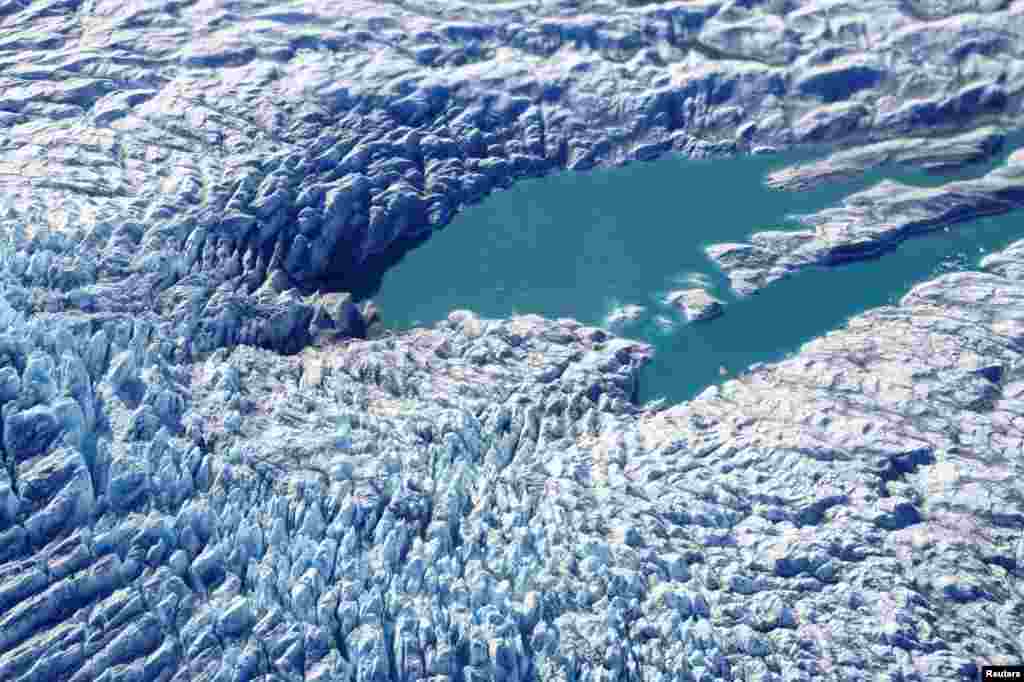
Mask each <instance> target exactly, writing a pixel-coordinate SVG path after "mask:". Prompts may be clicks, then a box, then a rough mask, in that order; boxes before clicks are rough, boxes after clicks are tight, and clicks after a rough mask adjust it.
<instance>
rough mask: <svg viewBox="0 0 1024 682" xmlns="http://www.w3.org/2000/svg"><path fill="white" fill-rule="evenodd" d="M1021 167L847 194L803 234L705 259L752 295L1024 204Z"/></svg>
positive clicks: (776, 234)
mask: <svg viewBox="0 0 1024 682" xmlns="http://www.w3.org/2000/svg"><path fill="white" fill-rule="evenodd" d="M1022 191H1024V165H1022V164H1020V163H1019V162H1018V161H1017V160H1016V157H1014V156H1011V158H1010V159H1009V160H1008V161H1007V163H1005V164H1003V165H1001V166H1000V167H998V168H996V169H994V170H992V171H990V172H989V173H987V174H986V175H984V176H982V177H980V178H977V179H975V180H963V181H959V182H949V183H946V184H944V185H941V186H938V187H914V186H910V185H905V184H902V183H899V182H894V181H891V180H884V181H882V182H880V183H878V184H876V185H875V186H873V187H871V188H869V189H866V190H863V191H861V192H857V193H856V194H853V195H850V196H848V197H847V198H846V199H844V200H843V201H842V203H841V204H839V205H838V206H834V207H829V208H825V209H823V210H821V211H818V212H817V213H813V214H809V215H803V216H799V217H798V220H799V222H800V223H802V224H803V225H804V227H805V228H807V229H804V230H793V231H783V230H778V231H766V232H758V233H755V234H753V235H752V236H751V238H750V243H732V244H714V245H712V246H709V247H707V249H706V253H707V255H708V257H709V258H711V260H713V261H714V262H715V263H716V264H717V265H718V266H719V267H720V268H722V270H724V271H725V273H726V274H727V275H728V277H729V280H730V283H731V284H732V288H733V290H734V291H736V293H738V294H740V295H748V294H752V293H755V292H756V291H758V290H760V289H762V288H764V287H765V286H767V285H769V284H770V283H772V282H774V281H777V280H779V279H782V278H783V277H787V276H789V275H791V274H793V273H795V272H798V271H799V270H801V269H804V268H808V267H814V266H819V265H836V264H839V263H844V262H848V261H852V260H860V259H864V258H869V257H872V256H876V255H878V254H882V253H885V252H886V251H888V250H890V249H893V248H895V247H896V246H897V245H898V244H899V243H900V242H902V241H903V240H905V239H907V238H910V237H913V236H915V235H919V234H922V233H926V232H929V231H933V230H937V229H939V228H941V227H943V226H947V225H949V224H953V223H958V222H962V221H965V220H970V219H971V218H976V217H979V216H986V215H993V214H999V213H1006V212H1007V211H1010V210H1013V209H1015V208H1018V207H1020V206H1021V204H1022V203H1024V198H1022V197H1024V194H1022Z"/></svg>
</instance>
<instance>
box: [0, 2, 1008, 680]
mask: <svg viewBox="0 0 1024 682" xmlns="http://www.w3.org/2000/svg"><path fill="white" fill-rule="evenodd" d="M1022 32H1024V5H1022V4H1021V3H1020V2H1014V3H1007V2H998V1H996V2H990V1H988V0H980V1H975V0H972V2H960V3H957V2H923V1H920V0H919V1H915V2H868V3H864V2H857V3H844V2H809V3H802V4H800V3H795V2H786V1H782V2H774V1H773V2H767V3H760V4H759V3H757V2H738V3H719V2H708V3H699V2H698V3H691V2H686V3H640V2H634V3H612V2H605V3H601V2H593V3H582V2H579V3H576V2H537V3H521V4H516V3H476V4H471V3H457V2H434V1H431V2H402V3H399V2H394V3H385V2H376V3H370V2H356V1H352V2H348V1H346V2H322V3H315V2H305V3H297V4H292V5H288V4H284V3H281V4H270V3H266V4H260V3H256V2H253V3H246V4H244V5H240V4H237V3H217V2H205V3H195V4H189V3H184V2H174V3H165V4H159V3H149V4H147V3H121V2H104V1H102V0H100V1H95V2H82V3H77V2H74V1H72V2H29V3H26V2H23V1H21V0H13V1H8V2H3V1H2V0H0V127H2V130H3V134H2V135H0V183H2V185H3V186H2V191H0V221H3V222H2V228H3V231H2V235H3V238H4V239H3V242H4V243H3V244H2V247H0V283H2V291H3V295H2V296H0V401H2V409H0V416H2V421H3V429H2V438H3V441H2V442H3V451H2V452H3V465H4V466H2V467H0V680H4V681H5V682H6V681H7V680H16V681H18V682H23V681H24V682H27V681H28V680H40V681H42V680H47V681H48V680H74V681H75V682H85V681H87V680H103V681H105V682H114V681H115V680H117V681H122V680H147V681H148V680H161V681H167V680H176V681H181V682H184V681H185V680H190V681H191V682H199V681H200V680H266V681H268V682H269V681H270V680H275V681H276V680H303V679H304V680H320V681H326V680H360V681H362V680H386V679H395V680H417V679H425V678H433V679H435V680H445V679H448V680H452V682H467V681H470V680H473V681H476V680H490V679H493V680H495V681H496V682H502V681H512V680H531V679H545V680H566V682H569V681H572V680H588V681H596V680H613V679H614V680H627V679H630V680H638V679H642V680H715V679H721V680H730V679H735V680H758V681H761V682H767V681H780V680H787V681H789V680H807V681H810V680H818V679H834V680H866V679H872V680H875V679H888V680H893V681H894V682H895V681H896V680H915V681H920V682H925V681H928V682H930V681H931V680H959V679H973V677H972V676H973V675H975V674H976V673H975V668H976V666H977V665H978V664H979V663H980V662H982V661H984V660H992V661H998V660H1004V661H1016V660H1019V658H1020V657H1021V655H1022V649H1024V642H1022V641H1021V639H1020V638H1021V632H1024V594H1022V593H1021V591H1020V585H1019V579H1020V578H1021V572H1022V571H1024V544H1022V542H1021V536H1022V530H1024V506H1022V505H1024V499H1022V493H1024V488H1022V486H1021V483H1020V481H1021V480H1024V479H1022V477H1021V473H1022V471H1021V468H1022V464H1021V462H1022V460H1021V448H1022V443H1024V422H1022V421H1020V415H1024V401H1022V399H1021V398H1022V396H1024V363H1022V358H1024V312H1022V311H1024V244H1022V243H1018V244H1016V245H1014V246H1012V247H1011V248H1009V249H1007V250H1006V251H1005V252H1003V253H1000V254H996V255H994V256H991V257H990V258H988V259H986V261H985V263H984V271H979V272H969V273H961V274H956V275H947V276H944V277H942V278H939V279H936V280H934V281H931V282H928V283H926V284H923V285H921V286H919V287H917V288H916V289H914V290H913V291H912V292H911V293H910V294H909V295H908V296H907V297H905V299H904V300H903V301H902V302H901V303H900V305H898V306H893V307H889V308H884V309H879V310H875V311H871V312H868V313H866V314H864V315H861V316H860V317H858V318H856V319H855V320H853V321H852V322H851V323H850V324H849V325H848V326H846V327H845V328H844V329H841V330H838V331H836V332H834V333H832V334H829V335H827V336H825V337H823V338H821V339H818V340H816V341H814V342H812V343H810V344H808V345H807V346H805V347H804V348H803V349H802V350H801V352H800V353H798V354H797V355H796V356H794V357H793V358H791V359H789V360H786V361H784V362H782V363H779V364H777V365H773V366H762V367H756V368H754V369H753V370H752V371H750V372H748V373H745V374H743V375H741V376H739V377H737V378H735V379H733V380H730V381H728V382H726V383H725V384H724V385H723V386H722V387H721V388H715V389H710V390H708V391H707V392H705V393H704V394H702V395H701V396H700V397H698V398H697V399H696V400H694V401H692V402H691V403H688V404H685V405H681V406H676V407H671V408H668V409H658V408H654V407H648V408H640V407H637V406H636V405H635V404H634V403H633V401H632V399H633V397H634V396H635V392H636V382H637V369H638V368H639V367H640V366H641V365H642V364H643V363H644V361H645V360H646V358H647V357H648V355H649V352H650V349H649V348H648V347H646V346H644V345H643V344H639V343H635V342H631V341H628V340H625V339H621V338H617V337H614V336H611V335H609V334H607V333H606V332H604V331H601V330H598V329H594V328H587V327H581V326H580V325H578V324H576V323H574V322H572V321H568V320H561V321H550V320H543V319H540V318H537V317H530V316H525V317H518V318H513V319H509V320H493V321H489V320H481V319H478V318H477V317H475V316H474V315H473V314H471V313H467V312H456V313H453V314H452V315H451V316H450V317H449V319H448V320H445V321H443V322H441V323H439V324H438V325H437V326H436V327H435V328H432V329H426V330H418V331H414V332H410V333H405V334H402V335H397V336H391V337H387V338H382V339H377V340H372V341H359V340H344V338H343V337H345V336H348V335H351V334H353V333H357V332H358V331H359V328H360V327H361V325H362V318H361V317H360V316H359V315H358V313H357V311H355V310H354V308H353V306H352V302H351V301H350V300H349V299H348V298H346V297H345V296H343V295H339V294H326V295H310V296H306V295H304V294H302V293H300V292H299V291H298V289H299V288H308V289H309V290H313V289H315V288H316V287H317V286H318V285H319V280H320V278H321V277H323V276H324V275H330V274H337V273H332V272H330V270H331V269H332V268H340V269H341V270H346V269H348V270H349V271H351V270H352V269H354V268H358V267H359V266H360V263H362V262H364V261H365V260H366V258H367V257H369V256H370V255H372V254H376V253H380V252H381V251H383V250H385V249H386V248H387V247H388V246H389V245H391V244H392V243H394V242H395V241H396V240H399V239H404V238H408V237H412V236H415V235H417V234H423V233H425V232H427V231H429V230H430V229H433V228H434V227H438V226H441V225H443V224H445V223H446V222H447V221H448V220H449V219H450V217H451V215H452V212H453V211H454V210H456V209H457V207H458V206H459V205H460V204H462V203H465V202H467V201H473V200H476V199H478V198H480V197H481V196H483V195H484V194H486V193H487V192H488V191H489V190H490V189H491V188H492V187H494V186H496V185H500V184H502V183H507V182H510V181H512V180H513V179H515V178H517V177H522V176H528V175H536V174H540V173H543V172H547V171H549V170H553V169H557V168H575V169H582V168H587V167H590V166H593V165H595V164H606V163H617V162H621V161H623V160H625V159H636V158H649V157H651V156H655V155H658V154H661V153H663V152H665V151H667V150H670V149H676V150H679V151H683V152H685V153H688V154H692V155H703V154H716V153H731V152H735V151H738V150H744V149H753V148H758V147H770V146H771V147H783V146H788V145H791V144H795V143H798V142H801V141H819V142H820V141H832V142H849V143H857V144H861V143H868V142H872V143H880V142H883V141H885V140H891V139H893V138H896V137H902V136H909V137H913V138H925V137H928V136H932V137H935V136H938V135H942V134H950V135H952V134H958V133H963V132H964V131H965V130H969V129H974V128H977V127H978V126H981V125H983V124H984V125H990V124H991V125H1006V126H1009V125H1012V124H1014V123H1015V122H1017V121H1019V119H1020V112H1021V97H1020V89H1021V83H1022V81H1021V67H1022V63H1021V60H1020V57H1019V53H1020V50H1021V45H1024V41H1022V40H1021V37H1022V36H1021V33H1022ZM961 142H962V140H961ZM958 144H959V146H956V148H955V149H954V151H953V152H952V154H953V156H954V157H958V156H962V155H964V154H965V153H966V154H968V155H970V154H969V153H968V152H965V151H964V146H963V144H960V143H958ZM966 144H968V145H969V143H966ZM908 153H909V152H908ZM936 153H937V152H936V151H935V150H934V148H922V149H921V150H920V152H919V154H920V155H921V157H922V158H933V157H934V155H935V154H936ZM865 158H868V157H865ZM844 163H847V164H848V163H850V162H849V160H847V161H846V162H844ZM856 163H861V164H865V165H870V163H871V162H870V161H869V160H864V159H861V160H860V161H857V162H856ZM838 165H841V164H840V163H839V162H837V166H838ZM842 167H843V168H847V167H848V166H845V165H844V166H842ZM1016 167H1017V166H1015V165H1013V164H1011V165H1008V166H1006V167H1005V168H1004V169H1002V170H1001V171H995V172H993V174H992V175H990V176H988V177H986V178H985V179H982V180H978V181H974V182H973V184H971V183H967V184H966V186H965V185H959V186H956V187H949V186H947V187H944V188H940V189H937V190H929V191H928V192H931V193H930V194H929V193H915V192H912V191H911V190H908V189H905V188H901V187H896V186H888V187H883V188H881V189H875V190H871V191H869V192H868V193H867V194H866V195H865V196H863V197H860V198H858V199H857V200H856V201H855V202H852V203H850V205H847V206H843V207H839V208H836V209H834V211H835V212H840V213H841V212H843V211H847V212H850V213H851V214H850V215H849V216H848V217H845V218H842V220H840V218H838V217H836V216H838V215H839V213H835V212H834V213H830V214H828V215H826V216H824V217H823V218H822V220H821V221H819V223H818V224H820V225H825V226H828V225H839V224H840V223H842V225H844V226H845V227H844V228H843V230H845V231H843V230H839V229H838V228H836V229H833V228H829V229H822V230H819V231H818V232H812V233H811V236H810V237H808V238H807V239H805V240H804V241H806V242H807V244H806V245H804V246H800V249H803V250H802V251H800V252H801V253H806V254H807V256H806V258H805V259H804V260H800V261H793V262H792V263H791V262H788V261H779V258H780V256H779V255H778V254H777V253H776V251H774V250H772V248H769V247H767V246H763V245H761V244H760V243H758V244H751V245H748V246H749V247H757V248H761V249H763V251H764V253H765V254H768V255H766V256H764V257H763V259H762V261H763V264H764V268H762V271H761V274H758V273H757V272H755V273H754V275H752V276H751V278H750V281H752V282H754V285H759V283H760V282H761V280H762V279H763V278H765V277H767V275H766V274H765V273H769V274H770V273H771V272H772V271H773V268H774V269H776V270H778V269H780V268H783V267H787V268H791V269H795V268H797V266H799V265H800V264H803V263H804V262H807V263H810V262H818V261H827V260H829V259H830V258H834V257H835V254H836V253H837V251H836V250H835V249H836V242H837V241H841V240H843V239H846V238H847V237H846V236H844V235H849V240H848V241H850V243H851V244H852V245H853V246H851V247H850V248H848V249H846V250H842V249H840V250H839V251H838V253H839V254H852V253H855V252H856V250H857V249H858V248H861V246H860V245H861V244H864V243H865V240H870V239H876V241H877V240H881V241H884V240H886V239H890V237H891V235H894V234H899V235H902V234H904V233H905V232H908V231H912V230H913V229H914V228H915V226H916V225H917V224H918V223H920V222H922V221H923V222H924V223H928V221H934V220H936V219H937V217H936V216H937V215H938V214H940V213H941V212H942V211H953V212H959V211H965V212H970V211H975V212H982V211H989V210H996V209H999V210H1002V209H1005V208H1009V207H1010V206H1009V204H1013V203H1014V202H1016V201H1017V200H1018V199H1019V189H1017V184H1016V183H1017V182H1018V181H1019V175H1018V174H1016V171H1015V170H1014V169H1015V168H1016ZM844 172H846V171H844ZM672 199H673V198H670V200H672ZM851 201H852V200H851ZM848 203H849V202H848ZM853 204H856V206H854V205H853ZM865 207H867V208H865ZM684 209H685V206H683V207H681V210H684ZM855 210H856V211H861V212H864V211H868V210H870V212H871V214H872V215H878V216H881V217H882V218H883V219H884V220H883V222H882V223H881V225H882V227H884V228H885V230H884V231H883V232H880V233H879V234H877V235H875V234H873V233H872V234H868V235H867V236H865V229H868V228H865V227H863V226H865V225H873V226H874V228H877V229H881V227H879V225H878V224H872V223H870V222H864V220H866V219H862V217H860V214H855ZM844 215H845V214H844ZM915 221H916V222H915ZM797 239H804V238H803V237H801V236H798V237H797ZM822 240H824V241H822ZM761 241H764V240H761ZM770 241H771V240H769V242H770ZM772 243H774V242H772ZM798 246H799V245H798ZM730 248H732V249H733V251H734V252H736V251H737V248H738V247H730ZM748 250H749V249H748ZM865 250H870V249H865ZM739 251H742V249H739ZM787 253H788V249H787ZM722 258H723V265H726V266H728V263H727V262H725V258H724V256H723V257H722ZM737 258H738V259H739V260H737V261H736V262H740V263H745V267H746V269H747V270H756V269H757V267H759V266H758V263H759V262H761V261H758V260H756V259H754V260H747V261H743V260H742V258H740V257H739V256H737ZM780 262H781V263H782V265H779V263H780ZM740 269H742V268H740ZM730 274H732V273H730ZM741 279H742V278H741ZM325 334H326V335H328V336H330V337H332V338H333V340H331V341H330V342H329V343H323V344H317V345H314V344H312V341H314V340H315V339H318V338H319V339H323V338H324V335H325Z"/></svg>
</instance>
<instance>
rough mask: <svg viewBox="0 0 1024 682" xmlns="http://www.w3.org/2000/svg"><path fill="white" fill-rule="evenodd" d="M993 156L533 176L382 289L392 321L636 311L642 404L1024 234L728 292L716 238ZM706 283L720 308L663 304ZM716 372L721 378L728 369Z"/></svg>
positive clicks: (978, 228)
mask: <svg viewBox="0 0 1024 682" xmlns="http://www.w3.org/2000/svg"><path fill="white" fill-rule="evenodd" d="M1012 149H1013V145H1012V144H1011V145H1008V147H1007V149H1006V150H1005V153H1004V154H1002V155H1001V156H1000V158H999V159H996V160H994V161H993V163H988V164H984V165H975V166H972V167H969V168H967V169H965V170H963V171H960V172H959V173H958V174H956V175H949V174H947V175H942V176H936V175H928V174H925V173H921V172H899V173H894V172H892V171H891V170H889V171H884V172H883V171H877V172H872V173H869V174H866V175H865V176H863V177H860V178H858V179H856V180H854V181H849V182H843V183H836V184H831V185H827V186H823V187H820V188H817V189H814V190H810V191H805V192H798V193H787V192H781V191H776V190H771V189H768V188H767V187H765V186H764V178H765V176H766V175H767V174H768V173H770V172H772V171H774V170H777V169H779V168H782V167H784V166H787V165H790V164H792V163H794V162H796V161H800V160H808V159H809V158H810V157H809V155H808V154H807V153H804V154H799V155H798V154H786V155H779V156H772V157H763V156H761V157H740V158H735V159H727V160H715V161H694V160H689V159H682V158H665V159H661V160H658V161H654V162H650V163H642V164H640V163H638V164H632V165H629V166H626V167H622V168H614V169H600V170H595V171H592V172H588V173H576V172H566V173H561V174H558V175H553V176H549V177H546V178H540V179H534V180H527V181H523V182H520V183H518V184H516V185H514V186H513V187H512V188H511V189H509V190H505V191H499V192H497V193H496V194H494V195H492V196H490V197H488V198H487V199H485V200H484V201H483V202H482V203H480V204H477V205H475V206H471V207H469V208H467V209H466V210H465V211H464V212H463V213H462V214H461V215H459V216H458V217H456V219H455V220H454V221H453V222H452V223H451V224H450V225H449V226H448V227H446V228H445V229H444V230H442V231H440V232H438V233H436V234H434V235H433V236H432V237H431V238H430V239H429V240H427V241H426V243H425V244H423V245H422V246H420V247H419V248H417V249H415V250H413V251H411V252H409V253H408V254H406V255H405V257H404V258H403V259H402V260H401V262H400V263H399V264H397V265H396V266H395V267H393V268H392V269H391V270H389V271H388V272H387V273H386V274H385V275H384V278H383V283H382V286H381V289H380V291H379V293H377V295H376V296H375V300H376V301H377V303H378V304H379V306H380V309H381V312H382V315H383V318H384V320H385V323H386V324H387V325H388V326H389V327H392V328H398V329H401V328H408V327H412V326H418V325H432V324H434V323H435V322H437V321H438V320H440V319H443V318H444V317H445V316H446V315H447V314H448V312H450V311H451V310H453V309H456V308H468V309H471V310H474V311H476V312H478V313H479V314H481V315H482V316H484V317H506V316H508V315H512V314H516V313H537V314H540V315H544V316H548V317H573V318H576V319H578V320H580V321H581V322H584V323H586V324H596V325H604V324H606V323H607V321H608V316H609V314H610V313H612V311H613V310H615V309H617V308H619V307H621V306H623V305H638V306H643V307H644V308H645V312H644V313H643V314H642V315H641V316H640V317H639V319H637V320H636V321H635V322H632V323H628V324H626V325H624V326H619V327H615V328H614V329H615V331H616V332H618V333H620V334H622V335H624V336H630V337H633V338H640V339H644V340H646V341H648V342H650V343H652V344H654V346H655V347H656V351H657V352H656V355H655V360H654V362H653V363H652V364H651V365H650V366H649V368H648V369H646V370H645V373H644V376H643V381H642V391H641V396H640V397H641V399H642V400H650V399H653V398H658V397H666V398H668V399H670V400H671V401H673V402H675V401H679V400H684V399H687V398H690V397H692V396H694V395H695V394H696V393H698V392H700V391H701V390H702V389H703V388H705V387H707V386H708V385H711V384H714V383H717V382H719V381H721V380H722V378H723V376H728V375H732V374H735V373H737V372H740V371H742V370H744V369H746V368H747V367H748V366H749V365H751V364H752V363H755V362H766V361H774V360H778V359H780V358H782V357H784V356H785V355H786V354H788V353H791V352H793V351H795V350H796V349H798V348H799V346H800V345H801V344H802V343H803V342H805V341H807V340H809V339H811V338H813V337H816V336H819V335H821V334H823V333H824V332H826V331H828V330H830V329H834V328H836V327H838V326H841V325H842V323H843V322H844V321H845V320H846V319H848V318H849V317H850V316H852V315H854V314H856V313H858V312H861V311H863V310H865V309H867V308H871V307H876V306H879V305H883V304H886V303H891V302H894V301H896V300H897V299H898V298H899V297H901V296H902V295H903V294H905V293H906V292H907V290H908V289H909V288H910V287H911V286H912V285H913V284H914V283H917V282H920V281H923V280H925V279H927V278H928V277H930V276H932V275H934V274H935V273H937V272H940V271H943V270H951V269H959V268H964V267H970V266H973V265H975V264H976V263H977V261H978V259H979V258H980V257H981V256H982V255H983V254H984V253H985V252H987V251H992V250H997V249H999V248H1002V247H1003V246H1005V245H1006V244H1008V243H1009V242H1010V241H1012V240H1013V239H1015V238H1019V237H1021V236H1024V215H1021V214H1012V213H1011V214H1009V215H1007V216H1001V217H995V218H987V219H982V220H978V221H974V222H971V223H967V224H960V225H957V226H954V227H953V228H952V229H951V230H950V231H949V232H943V231H940V232H938V233H936V234H934V235H931V236H926V237H918V238H915V239H911V240H909V241H907V242H905V243H904V244H902V245H901V246H900V247H899V248H898V249H897V250H896V251H894V252H891V253H889V254H886V255H885V256H883V257H882V258H880V259H878V260H872V261H865V262H860V263H854V264H849V265H844V266H841V267H836V268H829V269H821V270H816V271H809V272H804V273H801V274H798V275H796V276H794V277H792V278H790V279H788V280H785V281H782V282H778V283H775V284H773V285H771V286H769V287H768V288H767V289H766V290H764V291H763V292H761V293H760V294H758V295H755V296H752V297H749V298H746V299H737V298H736V297H735V296H733V295H732V294H731V292H730V290H729V289H728V283H727V280H726V279H725V278H724V276H723V275H722V273H720V272H719V271H718V270H717V269H716V268H715V267H714V265H713V264H712V263H711V262H710V261H709V260H708V259H707V258H706V257H705V255H704V252H703V248H704V247H705V246H707V245H709V244H712V243H718V242H733V241H746V239H747V238H748V236H749V235H750V234H751V233H753V232H758V231H761V230H766V229H780V228H781V229H791V228H795V227H796V226H795V225H794V224H793V223H792V222H790V221H789V217H790V216H793V215H794V214H801V213H810V212H813V211H816V210H819V209H821V208H824V207H826V206H829V205H833V204H835V203H837V202H838V201H840V200H841V199H842V198H843V197H844V196H846V195H847V194H850V193H852V192H856V191H859V190H861V189H864V188H866V187H869V186H871V185H873V184H875V183H877V182H879V181H880V180H882V179H885V178H891V179H895V180H899V181H901V182H906V183H910V184H916V185H922V186H923V185H937V184H942V183H944V182H948V181H950V180H951V179H956V178H959V177H976V176H978V175H981V174H983V173H984V172H985V171H986V170H988V169H989V168H991V167H992V166H993V165H994V164H995V163H999V162H1001V160H1002V159H1003V158H1005V156H1006V154H1007V153H1009V152H1010V151H1012ZM693 282H703V283H704V284H705V285H706V286H707V288H708V289H709V291H711V292H712V293H713V294H714V295H716V296H717V297H718V298H720V299H722V300H723V301H725V302H726V304H727V305H726V312H725V315H724V316H722V317H720V318H718V319H716V320H712V321H710V322H704V323H695V324H686V323H685V322H684V321H683V319H682V317H681V315H680V314H679V313H677V312H676V311H675V310H673V309H672V308H671V307H669V306H666V305H665V304H664V303H663V300H664V298H665V296H666V294H667V293H668V292H670V291H672V290H675V289H680V288H684V287H686V286H688V285H689V286H692V284H688V283H693ZM723 373H724V374H723Z"/></svg>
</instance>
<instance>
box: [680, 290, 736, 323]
mask: <svg viewBox="0 0 1024 682" xmlns="http://www.w3.org/2000/svg"><path fill="white" fill-rule="evenodd" d="M665 303H666V304H668V305H670V306H672V307H674V308H677V309H678V310H679V311H680V312H681V313H682V314H683V316H684V317H686V320H687V322H705V321H707V320H713V319H714V318H716V317H719V316H720V315H721V314H722V313H724V312H725V306H724V304H723V303H722V302H721V301H720V300H718V299H717V298H715V297H714V296H712V295H711V294H709V293H708V292H707V291H705V290H704V289H681V290H679V291H673V292H671V293H669V294H668V295H667V296H666V297H665Z"/></svg>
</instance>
